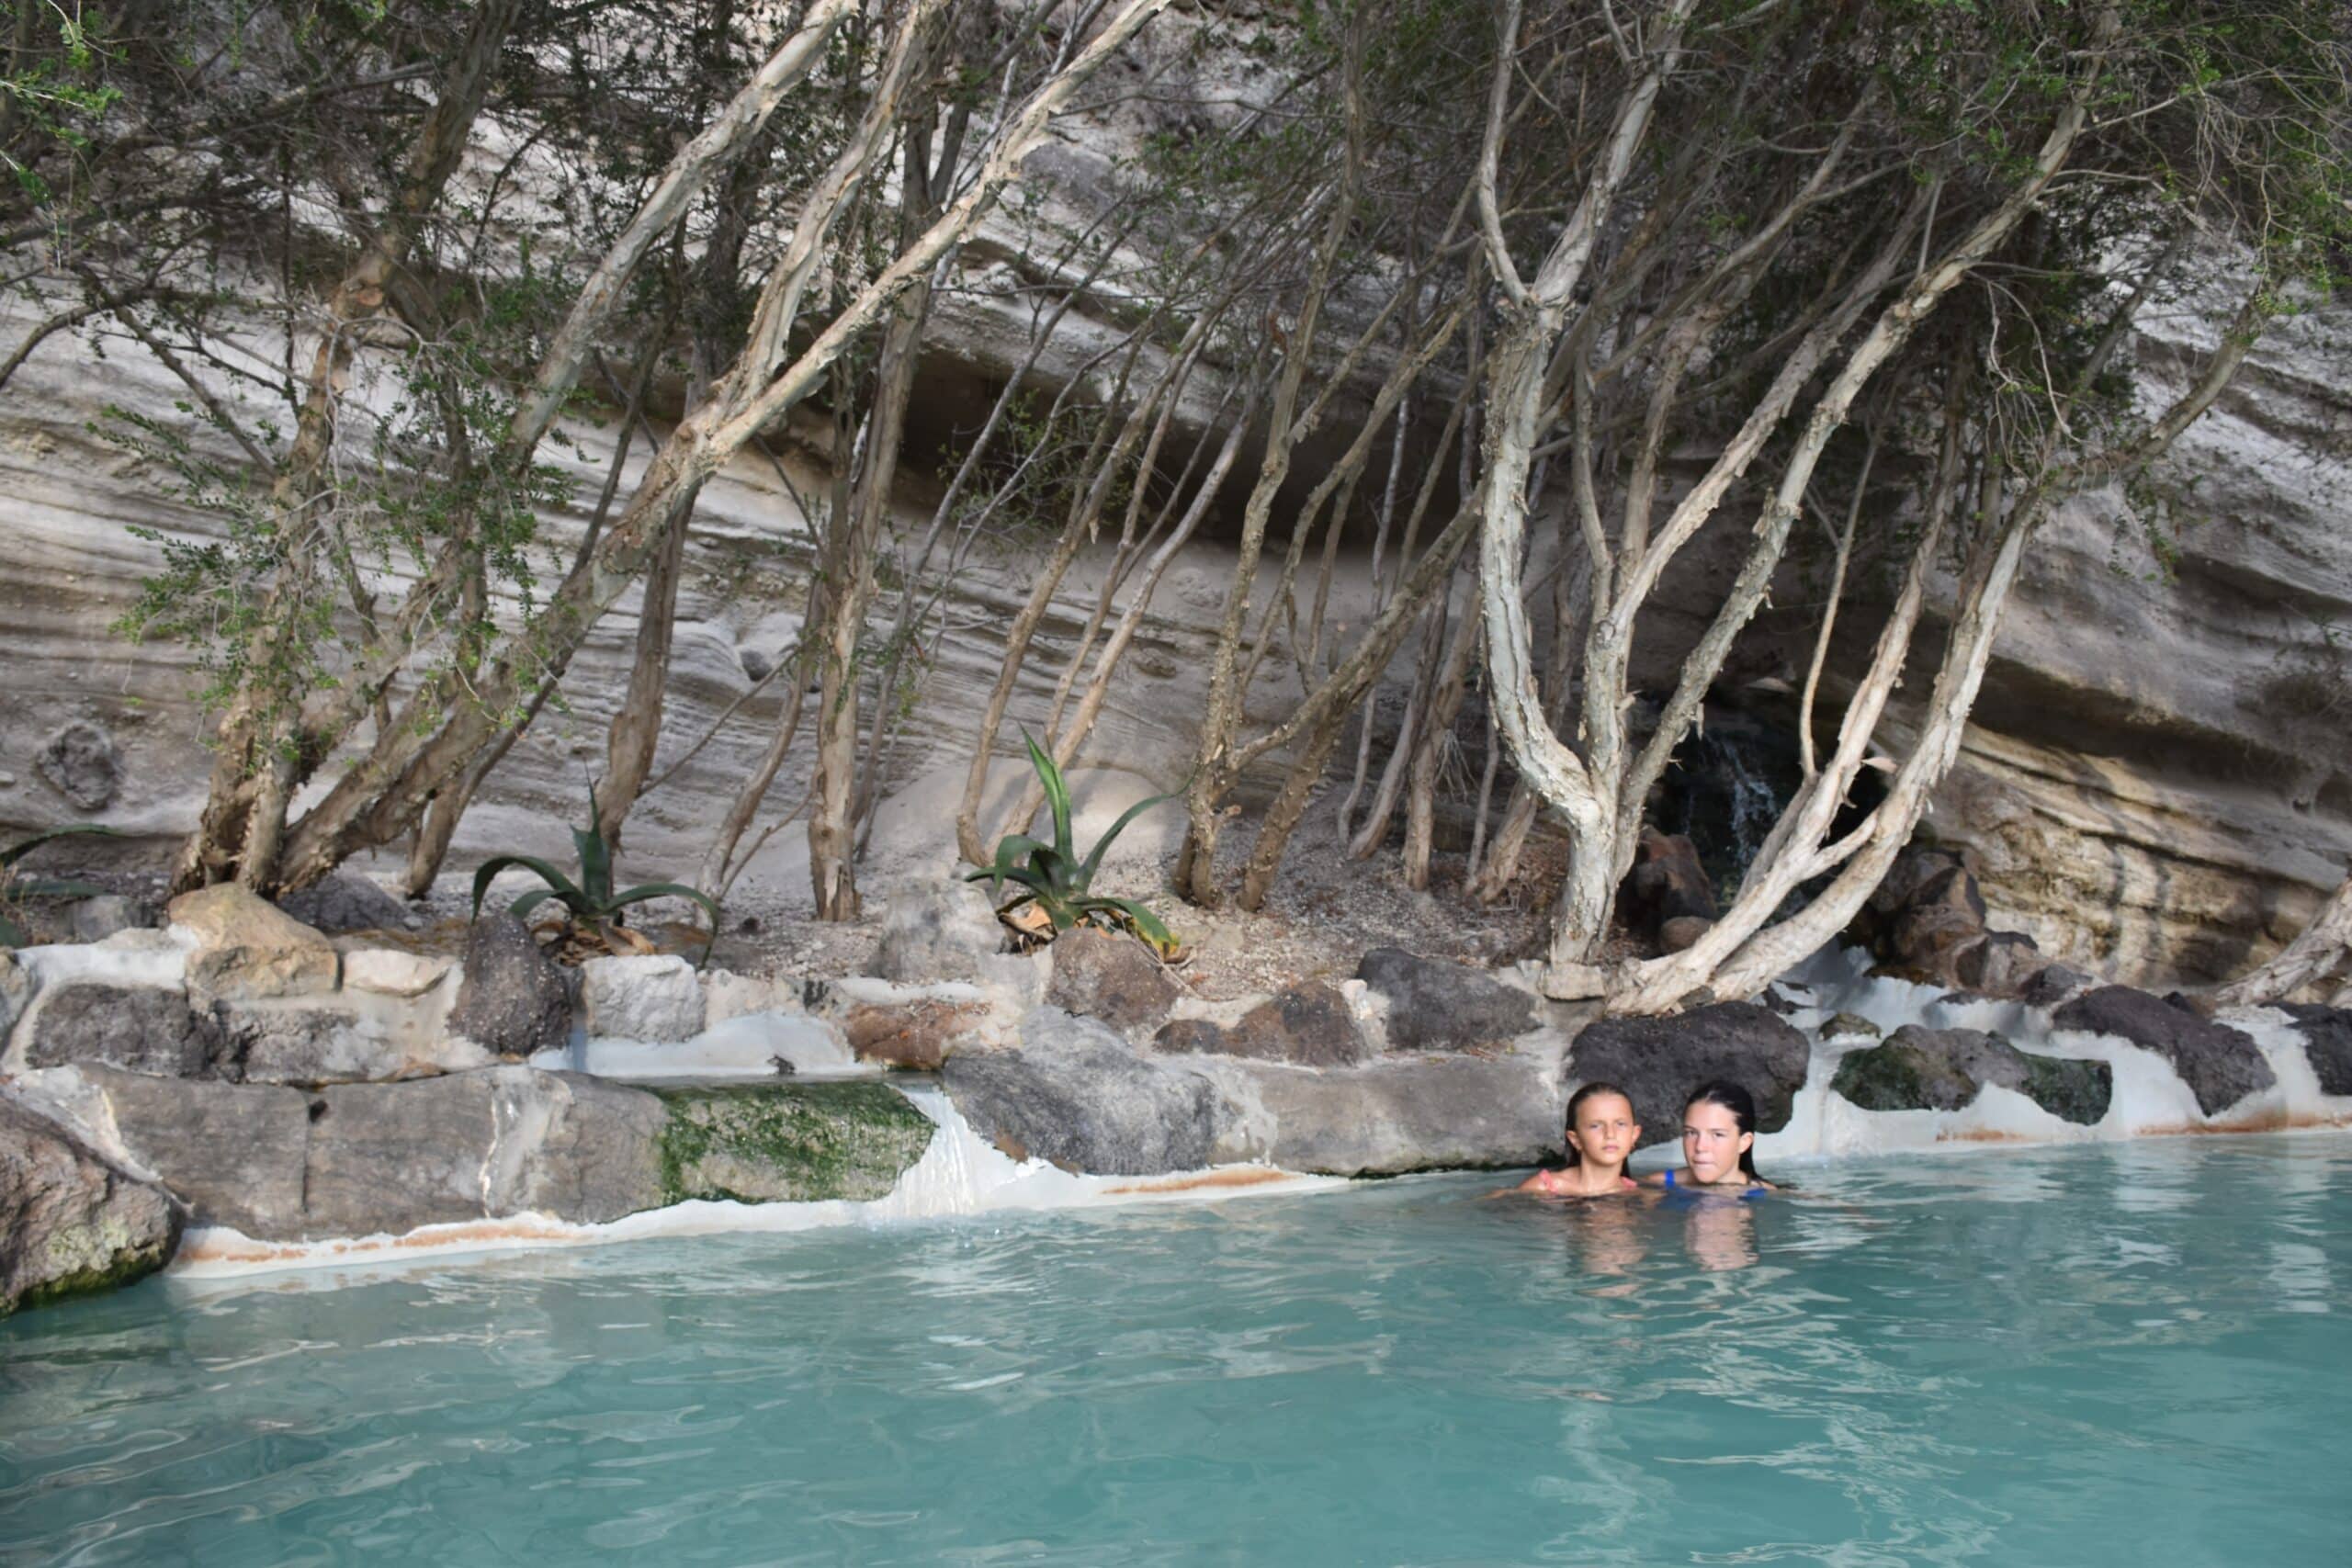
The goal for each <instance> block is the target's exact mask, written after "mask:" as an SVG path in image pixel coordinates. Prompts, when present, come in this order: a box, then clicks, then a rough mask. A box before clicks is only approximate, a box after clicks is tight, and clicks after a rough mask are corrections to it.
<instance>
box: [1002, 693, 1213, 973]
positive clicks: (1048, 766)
mask: <svg viewBox="0 0 2352 1568" xmlns="http://www.w3.org/2000/svg"><path fill="white" fill-rule="evenodd" d="M1021 739H1022V740H1023V743H1024V744H1026V745H1027V746H1028V748H1029V765H1030V766H1031V767H1033V768H1035V769H1036V770H1037V780H1038V782H1039V783H1040V784H1044V785H1045V789H1046V805H1047V806H1048V807H1052V809H1053V814H1054V841H1053V842H1052V843H1050V844H1048V843H1043V842H1040V841H1039V840H1035V839H1033V838H1031V837H1029V836H1028V835H1027V834H1026V833H1007V834H1006V835H1005V836H1004V837H1003V839H1002V840H999V842H998V844H997V846H996V859H995V860H994V861H993V862H992V863H989V864H988V865H986V866H983V867H981V868H980V869H979V870H978V871H973V872H967V873H966V874H965V875H964V880H965V881H967V882H986V883H987V884H988V885H989V896H990V897H995V896H996V895H997V894H1000V893H1001V892H1003V890H1004V885H1005V884H1006V883H1008V882H1010V883H1012V884H1013V885H1014V886H1018V887H1019V888H1020V889H1021V890H1022V891H1021V893H1020V894H1019V896H1018V897H1014V898H1013V899H1012V901H1011V902H1009V903H1007V904H1005V905H1004V906H1003V907H1002V908H999V909H998V910H997V913H998V914H999V915H1000V916H1009V915H1011V914H1012V912H1013V911H1014V910H1015V909H1018V908H1022V907H1023V906H1024V905H1033V904H1034V905H1035V907H1036V908H1037V909H1038V911H1039V912H1040V913H1042V914H1043V915H1044V916H1045V917H1046V919H1047V920H1048V921H1050V922H1051V923H1052V926H1053V929H1054V930H1055V931H1057V932H1060V931H1069V930H1070V929H1071V928H1072V927H1075V926H1080V925H1095V926H1101V927H1103V929H1104V930H1107V931H1126V932H1128V933H1129V934H1131V935H1133V936H1135V937H1136V939H1138V940H1139V941H1141V942H1145V943H1146V944H1148V946H1149V947H1150V948H1151V949H1152V950H1153V951H1154V952H1156V953H1159V955H1160V956H1161V957H1162V958H1172V957H1174V956H1175V953H1176V950H1177V942H1176V939H1175V938H1174V937H1173V936H1171V935H1170V934H1169V931H1168V928H1167V927H1166V926H1165V925H1163V924H1161V923H1160V919H1159V916H1157V915H1155V914H1153V913H1152V912H1151V911H1150V909H1148V908H1146V907H1145V906H1144V905H1143V904H1141V903H1140V902H1138V901H1137V900H1136V899H1133V898H1114V897H1109V896H1107V895H1104V894H1099V893H1096V892H1094V891H1092V888H1093V885H1094V874H1095V873H1096V872H1097V871H1099V870H1101V869H1102V865H1103V852H1104V851H1105V850H1108V849H1109V848H1110V847H1111V841H1112V840H1114V839H1116V838H1117V837H1118V836H1119V835H1120V834H1121V833H1124V832H1125V831H1126V829H1127V824H1128V823H1130V822H1132V821H1134V820H1135V819H1136V818H1138V817H1140V816H1142V815H1143V814H1144V813H1145V812H1146V811H1148V810H1149V809H1150V808H1151V807H1155V806H1157V805H1159V803H1160V802H1161V801H1163V800H1170V799H1173V798H1174V797H1173V796H1172V795H1153V796H1151V797H1150V798H1149V799H1147V800H1138V801H1136V803H1135V804H1134V805H1133V806H1130V807H1127V808H1126V810H1125V811H1123V812H1121V813H1120V814H1119V819H1118V820H1117V821H1116V822H1114V823H1112V824H1111V830H1110V831H1109V832H1107V833H1105V834H1103V837H1102V838H1100V839H1098V840H1095V843H1094V847H1093V848H1092V849H1091V850H1089V851H1088V852H1087V853H1086V857H1085V858H1084V859H1083V860H1081V859H1080V858H1079V854H1078V850H1077V846H1076V845H1074V844H1073V843H1072V842H1071V841H1070V811H1069V784H1067V783H1066V782H1065V781H1064V780H1063V778H1062V771H1061V769H1059V768H1057V767H1056V766H1055V765H1054V760H1053V758H1052V757H1051V756H1049V755H1047V754H1046V751H1045V750H1043V749H1042V748H1040V747H1039V746H1038V744H1037V742H1036V741H1035V740H1034V739H1030V736H1029V732H1028V731H1027V730H1023V731H1022V734H1021Z"/></svg>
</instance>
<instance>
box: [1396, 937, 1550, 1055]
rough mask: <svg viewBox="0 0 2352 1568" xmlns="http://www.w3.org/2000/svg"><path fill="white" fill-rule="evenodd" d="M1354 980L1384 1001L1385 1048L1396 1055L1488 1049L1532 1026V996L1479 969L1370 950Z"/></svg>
mask: <svg viewBox="0 0 2352 1568" xmlns="http://www.w3.org/2000/svg"><path fill="white" fill-rule="evenodd" d="M1356 978H1357V979H1359V980H1362V981H1363V982H1364V983H1365V984H1366V985H1368V986H1370V987H1372V988H1373V989H1374V990H1375V991H1378V992H1379V993H1380V994H1381V995H1383V996H1385V997H1386V998H1388V1045H1389V1048H1390V1049H1391V1050H1396V1051H1461V1050H1466V1049H1468V1048H1469V1047H1471V1046H1473V1045H1492V1044H1496V1043H1500V1042H1502V1041H1505V1040H1510V1039H1512V1038H1514V1037H1516V1036H1518V1035H1521V1034H1524V1033H1526V1032H1528V1031H1529V1030H1531V1029H1532V1028H1534V1027H1535V998H1532V997H1531V996H1529V995H1528V994H1527V993H1526V992H1525V991H1521V990H1514V989H1512V988H1511V987H1509V986H1506V985H1504V984H1503V983H1502V982H1501V981H1500V980H1498V979H1496V978H1495V977H1494V976H1491V975H1489V974H1487V972H1486V971H1485V970H1483V969H1473V968H1472V967H1470V966H1469V965H1468V964H1449V963H1447V962H1446V961H1445V960H1444V959H1442V958H1424V957H1422V956H1421V955H1420V954H1419V953H1408V952H1406V951H1405V950H1404V949H1403V948H1401V947H1375V948H1374V949H1373V950H1372V951H1371V952H1369V953H1365V954H1364V955H1363V962H1361V963H1359V964H1357V965H1356Z"/></svg>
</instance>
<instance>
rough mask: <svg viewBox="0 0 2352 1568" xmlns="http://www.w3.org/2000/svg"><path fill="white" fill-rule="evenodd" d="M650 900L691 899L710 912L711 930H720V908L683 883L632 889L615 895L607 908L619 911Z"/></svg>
mask: <svg viewBox="0 0 2352 1568" xmlns="http://www.w3.org/2000/svg"><path fill="white" fill-rule="evenodd" d="M649 898H690V899H692V900H693V901H694V902H695V903H697V904H700V905H701V906H702V907H703V908H706V909H707V910H709V911H710V929H711V931H713V932H714V933H715V932H717V931H718V905H717V904H716V903H714V902H712V901H711V899H710V898H709V897H707V896H706V895H705V894H703V893H701V892H699V891H697V890H695V888H692V887H689V886H686V885H685V884H684V883H683V882H648V883H644V884H642V885H640V886H636V887H632V888H630V889H629V890H628V892H626V893H616V894H615V895H614V896H613V900H612V902H611V903H610V904H608V905H606V906H605V907H606V908H612V909H617V908H621V907H622V906H624V905H627V904H642V903H644V902H645V901H646V900H647V899H649Z"/></svg>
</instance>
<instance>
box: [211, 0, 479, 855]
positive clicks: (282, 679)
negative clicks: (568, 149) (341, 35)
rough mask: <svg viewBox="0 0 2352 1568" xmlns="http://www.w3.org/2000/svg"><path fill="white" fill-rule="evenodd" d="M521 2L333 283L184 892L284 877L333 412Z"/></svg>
mask: <svg viewBox="0 0 2352 1568" xmlns="http://www.w3.org/2000/svg"><path fill="white" fill-rule="evenodd" d="M520 9H521V4H520V0H487V3H485V4H484V5H483V6H481V7H480V9H478V10H477V11H476V12H475V14H474V18H473V25H472V27H471V28H470V29H469V31H468V32H467V34H466V36H465V39H464V41H463V42H462V43H461V44H460V45H459V46H458V52H457V53H456V55H455V56H453V57H452V58H451V60H450V62H449V65H448V68H447V73H446V75H445V77H444V79H443V83H442V87H441V94H440V96H439V98H438V99H437V100H436V101H435V104H434V107H433V110H432V112H431V114H429V115H428V116H427V117H426V118H425V122H424V129H423V130H421V131H420V132H419V133H418V136H417V139H416V141H415V143H414V145H413V146H412V147H411V148H410V150H409V156H408V159H407V162H406V164H405V167H404V168H403V170H402V174H401V186H400V189H399V192H398V194H397V195H396V196H395V197H393V201H392V205H391V208H390V210H389V211H387V212H386V213H385V214H384V216H383V218H382V220H381V221H380V222H379V223H378V224H377V225H376V228H375V232H374V234H373V235H372V237H371V238H370V239H369V240H368V243H367V244H366V245H365V246H364V247H363V248H362V250H361V253H360V255H359V258H358V260H357V261H356V263H355V264H354V265H353V266H352V267H351V269H350V270H349V271H348V272H346V273H345V275H344V276H343V277H342V279H341V280H340V281H339V282H338V283H337V284H336V285H335V288H334V293H333V295H332V296H330V297H329V299H328V301H327V312H326V315H327V319H326V323H325V327H324V329H323V331H322V333H321V336H320V340H319V344H318V348H317V350H316V351H315V353H314V354H313V355H312V357H311V370H310V375H309V378H308V379H307V381H306V383H305V386H304V390H303V399H302V405H301V408H300V412H298V414H297V416H296V419H295V426H294V440H293V444H292V446H290V447H289V448H288V451H287V454H286V458H285V461H284V462H283V464H281V465H280V467H279V468H278V471H277V477H276V479H275V481H274V482H273V483H272V485H271V487H270V496H269V512H270V516H271V527H272V533H273V535H274V536H275V537H276V539H277V562H276V579H275V581H273V582H272V583H271V585H270V587H269V589H268V591H267V592H266V595H265V596H264V599H263V603H262V607H261V611H260V614H259V615H258V616H257V618H256V624H255V627H254V632H253V634H252V635H251V636H250V637H248V638H247V639H246V642H245V646H244V649H243V660H244V666H245V671H244V675H243V686H242V689H241V690H240V692H239V694H238V695H237V697H236V699H235V701H233V702H232V704H231V705H230V706H229V709H228V711H227V712H226V713H225V714H223V715H222V716H221V720H220V732H219V738H218V741H217V745H218V750H217V752H216V754H215V757H214V761H213V767H212V776H211V781H210V784H209V786H208V789H207V792H206V798H205V805H204V809H203V812H202V814H201V816H200V817H199V818H198V823H197V828H196V831H195V832H193V833H192V834H190V835H189V836H188V839H187V842H186V844H185V845H183V846H182V848H181V851H180V856H179V861H178V863H177V865H176V867H175V870H174V872H173V877H172V884H173V886H175V887H178V888H188V887H198V886H204V885H205V884H207V883H212V882H220V881H224V880H232V879H233V880H235V881H236V882H238V883H240V884H242V885H243V886H247V887H256V888H266V887H269V886H272V885H274V883H275V882H276V881H277V862H278V854H279V850H280V847H281V844H282V842H283V839H284V834H285V829H286V808H287V806H288V802H289V801H290V799H291V798H292V795H293V791H294V789H295V788H296V787H297V786H298V785H299V784H300V782H301V779H300V771H301V764H300V761H299V758H298V752H299V750H300V737H299V734H298V728H297V724H296V719H297V717H298V714H299V708H300V698H299V697H296V696H293V695H290V694H288V692H287V691H286V690H285V687H286V685H287V683H288V676H289V673H290V672H289V671H286V670H285V669H284V668H283V666H284V665H285V663H286V662H287V660H288V659H289V658H290V657H292V653H293V646H294V639H295V638H296V637H298V636H299V635H300V623H301V622H302V621H303V620H304V618H305V617H306V615H308V613H309V611H310V603H309V602H310V600H311V595H312V594H313V593H314V592H316V591H317V589H318V587H319V582H318V560H317V554H318V548H319V544H320V537H319V536H320V534H321V532H322V528H323V526H324V513H325V512H326V510H327V509H328V508H329V507H331V506H332V505H333V500H332V497H331V495H330V494H329V493H328V492H329V491H330V490H331V489H332V484H333V480H332V477H331V475H330V473H329V467H330V463H331V459H332V458H333V457H334V439H335V433H334V425H335V402H336V399H337V397H338V395H339V393H340V392H341V390H342V389H343V386H344V383H345V381H346V380H347V379H348V378H349V375H350V369H351V364H352V359H353V356H354V355H355V353H356V347H357V338H358V335H359V333H360V332H361V330H362V328H363V325H364V323H365V322H366V321H368V320H369V319H370V318H372V317H374V316H375V315H376V314H377V312H378V311H379V310H381V309H382V308H383V306H384V302H385V299H386V296H387V294H388V293H389V292H390V288H391V287H392V283H393V277H394V274H395V273H396V272H397V271H398V270H399V268H400V267H401V265H403V263H404V262H405V261H406V259H407V256H408V254H409V251H410V249H411V247H412V246H413V245H414V243H416V239H417V235H418V233H419V231H421V230H422V229H423V228H424V224H425V221H426V220H427V219H428V218H429V217H430V216H431V214H432V212H433V209H435V207H436V206H437V205H438V204H439V202H440V199H441V193H442V191H443V190H444V188H445V187H447V185H448V182H449V176H450V175H453V174H455V173H456V172H457V168H458V160H459V158H460V156H461V155H462V154H463V153H464V152H465V147H466V142H467V140H468V137H469V135H470V133H471V131H472V129H473V123H474V120H475V118H477V117H478V116H480V114H481V106H482V101H483V99H484V97H485V96H486V95H487V93H488V91H489V87H490V79H491V76H492V73H493V72H494V71H495V70H496V68H497V64H498V57H499V51H500V50H501V48H502V47H503V45H504V43H505V40H506V34H507V32H508V30H509V29H510V28H512V27H513V25H514V22H515V16H516V14H517V12H519V11H520Z"/></svg>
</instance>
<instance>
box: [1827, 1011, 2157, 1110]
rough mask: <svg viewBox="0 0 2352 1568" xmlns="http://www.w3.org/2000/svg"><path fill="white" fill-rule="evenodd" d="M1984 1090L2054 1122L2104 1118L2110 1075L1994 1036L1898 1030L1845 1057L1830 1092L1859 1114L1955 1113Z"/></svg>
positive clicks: (2095, 1065)
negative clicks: (2020, 1098) (2010, 1097)
mask: <svg viewBox="0 0 2352 1568" xmlns="http://www.w3.org/2000/svg"><path fill="white" fill-rule="evenodd" d="M1986 1084H1997V1085H1998V1086H2000V1087H2001V1088H2003V1089H2015V1090H2016V1091H2017V1092H2018V1093H2019V1094H2022V1095H2024V1096H2025V1097H2026V1098H2027V1099H2029V1100H2032V1101H2033V1102H2034V1103H2035V1104H2036V1105H2039V1106H2041V1108H2042V1109H2043V1110H2044V1111H2049V1112H2050V1113H2051V1114H2052V1116H2055V1117H2057V1118H2059V1119H2060V1120H2061V1121H2064V1122H2075V1124H2076V1125H2078V1126H2085V1127H2087V1126H2089V1125H2091V1124H2092V1123H2093V1122H2098V1121H2101V1120H2102V1119H2104V1118H2105V1117H2106V1115H2107V1108H2108V1105H2109V1102H2110V1101H2112V1100H2113V1099H2114V1095H2115V1073H2114V1069H2112V1068H2111V1067H2109V1066H2108V1065H2107V1064H2106V1063H2105V1062H2089V1061H2082V1060H2078V1059H2072V1058H2068V1057H2064V1056H2045V1055H2039V1054H2037V1053H2035V1052H2030V1051H2020V1050H2018V1048H2017V1047H2016V1046H2014V1045H2012V1044H2010V1043H2008V1042H2007V1041H2006V1040H2004V1039H2002V1038H2001V1037H2000V1036H1999V1035H1997V1034H1985V1033H1981V1032H1978V1031H1976V1030H1973V1029H1928V1028H1924V1027H1922V1026H1920V1025H1918V1024H1916V1023H1913V1024H1905V1026H1904V1027H1902V1028H1901V1029H1898V1030H1896V1031H1895V1032H1894V1034H1893V1035H1891V1036H1889V1037H1888V1039H1887V1040H1886V1041H1885V1043H1883V1044H1879V1045H1873V1046H1871V1047H1870V1048H1869V1049H1868V1050H1863V1051H1850V1052H1848V1053H1847V1054H1846V1055H1844V1056H1843V1057H1841V1058H1839V1060H1838V1076H1837V1077H1835V1078H1834V1079H1832V1080H1831V1082H1830V1086H1829V1087H1830V1088H1831V1089H1835V1090H1837V1091H1838V1093H1839V1094H1840V1095H1843V1096H1844V1097H1845V1098H1846V1099H1847V1100H1849V1101H1851V1102H1852V1103H1853V1104H1855V1105H1858V1106H1860V1107H1861V1108H1862V1109H1863V1110H1864V1111H1958V1110H1961V1109H1962V1108H1963V1107H1965V1106H1968V1105H1970V1104H1972V1103H1973V1102H1974V1100H1975V1099H1976V1097H1977V1095H1979V1094H1980V1093H1982V1092H1983V1091H1984V1089H1985V1085H1986Z"/></svg>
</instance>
